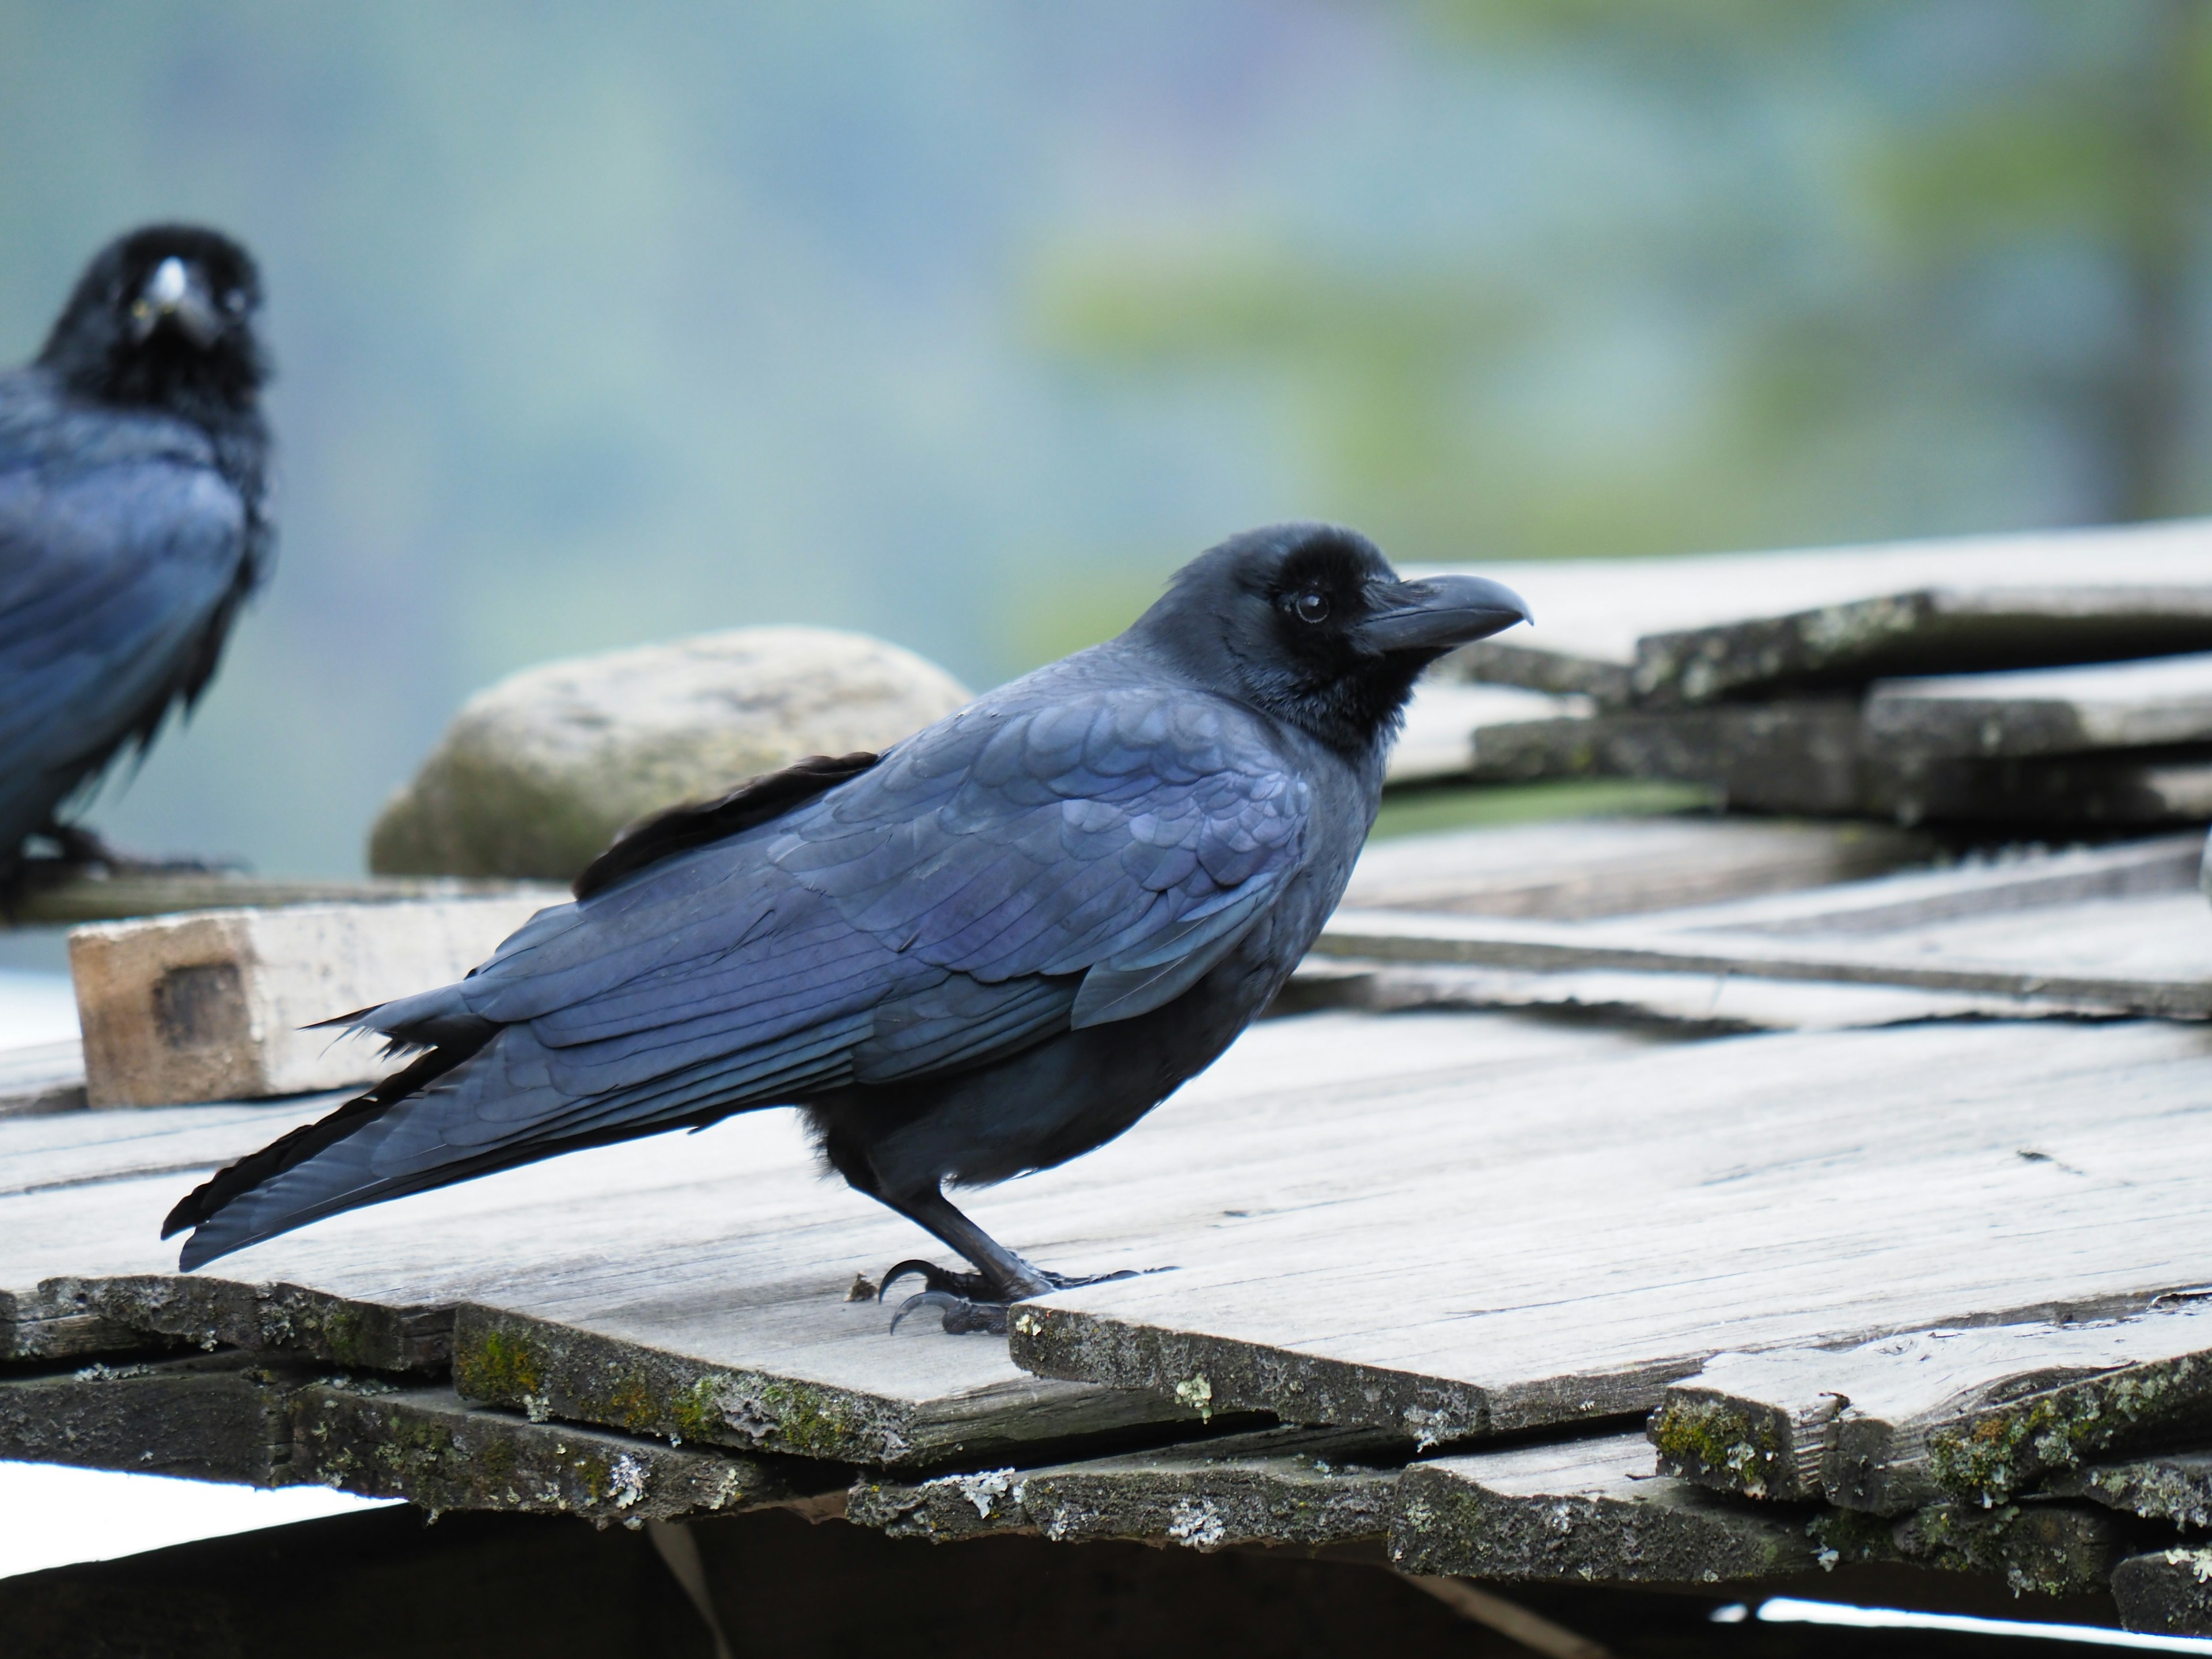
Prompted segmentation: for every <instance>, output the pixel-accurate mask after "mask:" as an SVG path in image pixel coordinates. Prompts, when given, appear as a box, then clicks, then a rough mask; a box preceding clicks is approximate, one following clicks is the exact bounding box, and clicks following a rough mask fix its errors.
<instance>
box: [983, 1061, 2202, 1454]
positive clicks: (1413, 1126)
mask: <svg viewBox="0 0 2212 1659" xmlns="http://www.w3.org/2000/svg"><path fill="white" fill-rule="evenodd" d="M1284 1024H1297V1022H1294V1021H1290V1022H1284ZM2208 1059H2212V1033H2208V1032H2207V1031H2205V1030H2203V1029H2202V1028H2200V1027H2195V1026H2189V1025H2174V1024H2148V1023H2124V1024H2112V1025H2106V1026H2075V1025H2062V1024H2049V1023H2039V1024H1991V1025H1971V1024H1968V1025H1956V1026H1944V1025H1931V1026H1919V1027H1911V1028H1905V1029H1903V1030H1883V1031H1873V1032H1843V1033H1814V1034H1802V1035H1800V1034H1791V1035H1781V1036H1755V1037H1741V1038H1735V1039H1730V1040H1727V1041H1724V1042H1693V1043H1683V1044H1679V1045H1675V1046H1672V1047H1666V1048H1653V1049H1649V1050H1646V1051H1645V1052H1644V1053H1641V1054H1632V1055H1628V1054H1620V1055H1614V1056H1611V1057H1607V1058H1602V1059H1601V1058H1598V1057H1596V1056H1595V1055H1594V1056H1592V1057H1591V1058H1589V1060H1584V1061H1583V1062H1581V1063H1578V1064H1576V1065H1574V1066H1565V1067H1560V1066H1552V1067H1546V1068H1543V1069H1541V1070H1539V1071H1536V1072H1534V1073H1522V1074H1521V1075H1519V1076H1506V1075H1503V1074H1498V1075H1487V1074H1485V1073H1479V1072H1478V1073H1468V1074H1466V1075H1464V1076H1463V1077H1462V1078H1460V1079H1455V1080H1452V1081H1449V1082H1443V1083H1440V1084H1439V1085H1437V1086H1435V1087H1433V1088H1432V1089H1428V1090H1425V1091H1407V1092H1405V1093H1395V1092H1394V1093H1392V1094H1390V1095H1389V1096H1388V1097H1383V1096H1380V1095H1376V1094H1371V1093H1370V1092H1369V1091H1364V1090H1360V1091H1347V1090H1338V1091H1334V1097H1333V1101H1332V1108H1333V1112H1334V1115H1335V1116H1336V1117H1337V1118H1338V1119H1339V1120H1340V1121H1341V1124H1342V1127H1341V1129H1340V1132H1339V1133H1338V1134H1336V1135H1327V1134H1323V1133H1319V1132H1318V1131H1310V1132H1309V1134H1310V1138H1307V1137H1301V1138H1300V1141H1301V1144H1300V1145H1299V1146H1297V1147H1295V1148H1293V1147H1292V1146H1289V1145H1285V1144H1280V1143H1278V1144H1276V1145H1273V1146H1255V1144H1254V1143H1255V1140H1256V1139H1257V1137H1255V1136H1254V1135H1251V1134H1245V1135H1242V1136H1239V1135H1238V1133H1237V1130H1238V1127H1239V1126H1237V1124H1235V1123H1234V1122H1233V1121H1231V1122H1224V1121H1217V1122H1215V1123H1213V1124H1210V1125H1208V1126H1207V1127H1208V1129H1209V1130H1210V1131H1211V1132H1212V1134H1215V1135H1219V1136H1221V1137H1222V1139H1220V1140H1218V1141H1216V1142H1213V1143H1212V1144H1211V1145H1207V1144H1204V1143H1201V1144H1199V1145H1194V1146H1191V1147H1190V1148H1189V1149H1188V1152H1187V1153H1186V1156H1187V1157H1188V1158H1189V1160H1190V1164H1191V1166H1192V1167H1193V1168H1194V1169H1205V1170H1211V1171H1213V1172H1215V1173H1214V1174H1213V1175H1212V1176H1211V1177H1210V1178H1209V1179H1208V1181H1207V1182H1206V1185H1207V1186H1208V1188H1212V1189H1215V1190H1218V1188H1219V1186H1220V1181H1219V1176H1218V1172H1219V1171H1220V1170H1225V1169H1233V1170H1234V1171H1235V1173H1236V1175H1237V1177H1238V1178H1239V1181H1240V1182H1244V1183H1249V1184H1250V1185H1251V1186H1253V1187H1254V1188H1256V1190H1257V1191H1258V1192H1260V1193H1264V1194H1266V1199H1265V1201H1264V1202H1262V1203H1251V1202H1249V1201H1248V1202H1246V1203H1243V1204H1240V1205H1238V1206H1236V1207H1237V1208H1238V1209H1241V1210H1243V1214H1240V1215H1236V1216H1234V1217H1230V1216H1225V1215H1224V1214H1222V1213H1220V1212H1213V1213H1211V1214H1209V1213H1207V1212H1204V1211H1200V1210H1199V1209H1198V1208H1197V1207H1196V1206H1193V1209H1192V1211H1191V1212H1190V1213H1189V1214H1188V1215H1187V1216H1186V1217H1185V1218H1183V1219H1182V1221H1181V1222H1180V1223H1179V1224H1178V1225H1175V1226H1174V1227H1172V1228H1171V1229H1170V1230H1167V1231H1164V1232H1163V1233H1162V1234H1161V1235H1160V1236H1158V1237H1157V1238H1156V1240H1154V1241H1153V1242H1152V1244H1151V1246H1150V1249H1149V1250H1148V1251H1147V1255H1150V1256H1151V1258H1152V1260H1154V1261H1174V1262H1176V1263H1177V1264H1179V1269H1178V1271H1177V1272H1176V1273H1161V1274H1158V1275H1154V1276H1150V1277H1146V1278H1140V1279H1133V1280H1125V1281H1121V1282H1119V1283H1115V1284H1107V1285H1093V1286H1086V1287H1083V1288H1080V1289H1076V1290H1070V1291H1060V1292H1056V1293H1054V1295H1052V1296H1050V1297H1045V1298H1042V1299H1041V1300H1040V1301H1038V1302H1037V1303H1036V1304H1030V1305H1029V1306H1027V1307H1025V1308H1024V1309H1022V1310H1019V1311H1018V1312H1017V1314H1016V1316H1015V1318H1014V1320H1013V1322H1012V1349H1013V1352H1014V1355H1015V1357H1016V1358H1017V1359H1018V1360H1020V1361H1021V1362H1022V1363H1023V1364H1027V1365H1029V1366H1030V1367H1032V1368H1034V1369H1036V1370H1038V1371H1040V1372H1041V1373H1042V1374H1045V1375H1048V1376H1062V1377H1070V1378H1074V1377H1083V1378H1089V1379H1091V1380H1095V1381H1099V1382H1104V1383H1115V1384H1118V1385H1121V1386H1128V1387H1142V1388H1152V1389H1163V1390H1166V1389H1176V1388H1178V1387H1179V1388H1181V1389H1182V1390H1183V1391H1184V1394H1185V1395H1186V1396H1187V1397H1188V1396H1189V1395H1195V1394H1200V1393H1202V1394H1203V1395H1205V1397H1206V1399H1208V1401H1210V1402H1211V1403H1212V1406H1213V1407H1214V1408H1215V1409H1217V1410H1218V1409H1223V1408H1227V1407H1258V1408H1261V1409H1266V1410H1270V1411H1274V1412H1276V1413H1279V1414H1280V1415H1282V1416H1283V1417H1284V1418H1285V1419H1289V1420H1292V1421H1302V1422H1328V1423H1334V1424H1337V1425H1346V1426H1349V1425H1370V1426H1373V1427H1376V1428H1378V1429H1389V1430H1393V1431H1396V1432H1400V1433H1403V1434H1406V1435H1408V1436H1409V1437H1413V1438H1415V1439H1417V1440H1419V1441H1422V1442H1425V1443H1431V1444H1434V1443H1447V1442H1452V1441H1456V1440H1461V1439H1465V1438H1469V1437H1478V1436H1481V1435H1485V1434H1492V1433H1497V1432H1500V1431H1507V1430H1519V1429H1527V1428H1534V1427H1538V1426H1541V1425H1550V1424H1555V1423H1561V1422H1568V1421H1572V1420H1576V1419H1589V1418H1595V1417H1601V1416H1605V1415H1609V1414H1613V1413H1624V1412H1644V1411H1648V1410H1650V1408H1651V1407H1654V1406H1656V1405H1657V1404H1658V1403H1659V1401H1660V1398H1661V1396H1662V1392H1663V1390H1664V1389H1665V1386H1666V1385H1667V1384H1668V1383H1671V1382H1674V1381H1676V1380H1678V1379H1679V1378H1680V1377H1683V1376H1688V1375H1691V1374H1692V1373H1693V1372H1694V1371H1695V1370H1697V1369H1699V1366H1701V1365H1702V1364H1704V1363H1705V1360H1707V1359H1708V1358H1711V1356H1712V1355H1713V1354H1714V1353H1717V1352H1722V1351H1723V1350H1730V1349H1751V1348H1765V1347H1778V1346H1791V1345H1809V1344H1819V1343H1827V1344H1832V1343H1837V1342H1844V1341H1849V1340H1864V1339H1869V1338H1872V1337H1874V1336H1876V1335H1881V1334H1890V1333H1893V1332H1898V1331H1904V1330H1911V1329H1918V1328H1929V1327H1931V1326H1936V1325H1941V1324H1948V1323H1960V1322H1986V1321H1991V1320H1995V1319H1997V1318H2000V1317H2002V1316H2010V1317H2012V1318H2014V1319H2015V1320H2025V1319H2030V1318H2036V1317H2049V1316H2051V1310H2054V1309H2056V1310H2069V1311H2071V1312H2072V1313H2074V1314H2075V1315H2077V1316H2087V1315H2090V1314H2100V1315H2108V1314H2112V1313H2115V1312H2118V1311H2123V1310H2133V1309H2137V1308H2140V1307H2141V1306H2142V1305H2143V1304H2145V1302H2146V1301H2147V1300H2148V1299H2149V1298H2150V1297H2154V1296H2155V1295H2156V1294H2158V1293H2160V1292H2162V1291H2172V1290H2175V1289H2177V1288H2179V1287H2181V1286H2185V1285H2191V1284H2195V1283H2197V1282H2200V1281H2202V1280H2203V1279H2212V1187H2208V1186H2207V1184H2206V1181H2205V1177H2206V1176H2208V1175H2212V1134H2208V1133H2207V1130H2208V1128H2212V1097H2208V1096H2207V1094H2206V1091H2204V1089H2203V1076H2204V1075H2205V1063H2206V1061H2207V1060H2208ZM1378 1142H1379V1143H1381V1144H1383V1145H1385V1146H1388V1147H1389V1148H1390V1149H1391V1159H1390V1161H1389V1163H1388V1164H1379V1163H1378V1164H1374V1165H1370V1164H1365V1163H1364V1160H1363V1159H1362V1158H1360V1156H1359V1154H1358V1151H1357V1150H1356V1149H1357V1148H1359V1147H1361V1146H1369V1145H1373V1144H1376V1143H1378ZM1231 1147H1235V1148H1237V1150H1236V1151H1235V1152H1231ZM1408 1148H1413V1149H1418V1151H1417V1152H1416V1153H1409V1152H1408V1151H1407V1149H1408ZM1112 1158H1113V1151H1112V1149H1109V1151H1108V1152H1104V1153H1101V1154H1099V1155H1097V1159H1096V1160H1095V1161H1094V1167H1097V1169H1098V1171H1099V1174H1100V1175H1101V1176H1103V1175H1105V1174H1107V1173H1109V1171H1110V1170H1111V1167H1112V1165H1111V1163H1110V1160H1111V1159H1112ZM1218 1201H1219V1200H1218V1199H1216V1200H1215V1202H1217V1203H1218ZM1230 1207H1231V1206H1222V1209H1223V1210H1224V1211H1225V1210H1227V1209H1229V1208H1230ZM1231 1221H1233V1223H1234V1225H1227V1224H1228V1223H1230V1222H1231Z"/></svg>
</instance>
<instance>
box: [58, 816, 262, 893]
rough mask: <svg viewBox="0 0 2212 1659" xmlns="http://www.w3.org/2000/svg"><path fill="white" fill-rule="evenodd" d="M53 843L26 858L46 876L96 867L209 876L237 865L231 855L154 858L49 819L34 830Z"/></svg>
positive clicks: (126, 873) (123, 872)
mask: <svg viewBox="0 0 2212 1659" xmlns="http://www.w3.org/2000/svg"><path fill="white" fill-rule="evenodd" d="M38 835H39V836H40V839H42V840H44V841H46V842H51V843H52V846H53V848H54V850H53V852H52V854H50V855H48V856H46V857H45V858H33V859H27V860H25V863H26V864H27V865H31V866H35V867H37V868H38V869H39V871H40V872H41V874H43V875H44V876H46V878H48V879H58V878H61V877H63V876H65V875H71V874H74V873H76V872H77V871H79V870H84V869H90V868H94V867H97V868H99V869H102V870H105V871H106V872H108V873H109V874H111V875H117V876H212V875H221V874H224V873H226V872H232V871H235V870H237V869H239V868H240V865H239V863H238V861H237V860H234V859H228V860H227V859H156V858H147V857H145V856H143V855H142V854H137V853H126V852H125V851H123V849H122V848H118V847H115V846H112V845H110V844H109V842H107V841H106V839H105V838H104V837H102V836H100V835H99V834H97V833H96V832H94V831H93V830H90V829H85V828H83V827H82V826H81V825H78V824H74V823H49V824H47V825H46V827H45V828H44V829H40V830H39V831H38Z"/></svg>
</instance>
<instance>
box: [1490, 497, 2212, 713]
mask: <svg viewBox="0 0 2212 1659" xmlns="http://www.w3.org/2000/svg"><path fill="white" fill-rule="evenodd" d="M2207 568H2212V532H2208V531H2207V529H2206V526H2205V525H2204V524H2203V521H2201V520H2200V521H2194V522H2188V523H2176V524H2162V525H2141V526H2117V527H2114V528H2111V529H2100V530H2091V531H2063V532H2046V533H2042V534H2035V535H2026V536H1985V537H1971V538H1966V537H1962V538H1953V539H1947V540H1941V541H1921V542H1893V543H1889V544H1882V545H1878V546H1866V547H1844V548H1813V549H1802V550H1790V551H1784V552H1761V553H1728V554H1709V555H1704V556H1696V557H1691V558H1668V559H1643V558H1638V559H1561V560H1547V561H1544V562H1529V563H1521V564H1508V565H1486V566H1484V567H1482V574H1486V575H1489V576H1493V577H1496V578H1497V579H1498V580H1503V581H1506V582H1509V583H1510V584H1511V585H1512V586H1513V589H1514V591H1515V592H1518V593H1521V594H1522V595H1524V596H1526V597H1527V598H1528V600H1529V602H1530V603H1531V604H1532V605H1534V608H1535V611H1536V616H1537V623H1536V625H1535V627H1534V628H1533V629H1515V630H1514V631H1513V632H1512V633H1511V634H1510V635H1505V636H1504V637H1502V638H1499V639H1497V640H1485V641H1481V642H1480V643H1479V644H1476V645H1474V646H1470V647H1465V648H1463V649H1462V651H1460V652H1458V653H1454V656H1453V657H1452V658H1451V659H1448V660H1447V669H1448V671H1456V672H1461V673H1464V674H1466V675H1467V676H1468V678H1475V679H1483V680H1493V681H1500V682H1504V683H1506V684H1516V685H1528V686H1534V687H1536V688H1539V689H1541V690H1547V691H1559V692H1587V693H1590V694H1592V695H1595V696H1598V697H1600V698H1602V699H1605V700H1607V701H1609V702H1615V703H1621V702H1627V701H1628V700H1629V698H1630V697H1631V696H1632V695H1637V694H1638V693H1648V692H1649V691H1650V690H1658V689H1659V688H1660V687H1661V686H1662V685H1667V684H1668V683H1669V681H1670V678H1690V679H1693V680H1695V682H1696V689H1697V690H1699V692H1700V693H1701V694H1702V695H1705V696H1711V695H1715V694H1717V692H1718V691H1720V690H1722V689H1723V682H1724V684H1725V686H1726V689H1729V690H1750V689H1752V688H1753V687H1754V686H1759V687H1763V686H1765V685H1767V684H1771V683H1773V682H1774V681H1776V680H1778V679H1780V680H1785V681H1786V680H1787V679H1789V678H1792V677H1795V678H1807V677H1808V676H1811V675H1823V676H1826V675H1842V676H1844V677H1846V678H1851V677H1856V678H1858V679H1860V680H1865V679H1872V678H1878V677H1879V675H1881V674H1883V673H1921V672H1941V671H1945V670H1947V669H1960V668H2000V667H2027V666H2033V665H2039V664H2045V663H2056V662H2085V661H2094V660H2098V659H2100V658H2103V657H2112V658H2118V657H2124V656H2130V655H2153V654H2161V653H2172V652H2178V651H2190V650H2202V649H2203V648H2205V643H2206V641H2207V640H2208V637H2212V634H2209V633H2208V630H2207V629H2206V626H2205V621H2206V602H2205V597H2204V590H2205V588H2206V586H2207V584H2206V579H2205V575H2204V573H2205V571H2206V569H2207ZM2158 589H2165V590H2169V592H2168V593H2166V594H2160V595H2157V596H2156V597H2152V596H2151V595H2149V594H2147V593H2146V592H2144V590H2158ZM2022 590H2027V591H2026V592H2023V591H2022ZM2099 590H2102V591H2101V592H2099ZM2129 590H2134V591H2133V592H2130V591H2129ZM2183 595H2187V596H2188V597H2183ZM2177 613H2178V614H2177ZM1735 624H1747V626H1746V627H1743V628H1741V629H1734V628H1732V625H1735ZM1701 630H1715V631H1717V632H1721V633H1723V638H1721V639H1720V640H1719V641H1717V643H1716V644H1714V645H1713V646H1711V647H1710V650H1711V654H1708V652H1709V647H1708V640H1709V639H1710V638H1711V635H1708V634H1706V633H1705V632H1702V631H1701ZM1669 635H1671V636H1674V637H1673V638H1672V639H1670V640H1668V642H1667V643H1666V644H1664V645H1663V646H1657V647H1654V648H1653V649H1652V650H1651V651H1650V653H1647V654H1646V655H1644V656H1643V657H1640V658H1639V656H1638V646H1639V642H1640V641H1642V640H1643V639H1644V638H1646V637H1650V636H1669ZM1968 653H1971V654H1968ZM1701 664H1702V665H1709V666H1707V668H1706V670H1705V673H1704V674H1701V675H1692V673H1691V672H1690V671H1691V670H1692V668H1694V667H1697V666H1699V665H1701ZM1633 671H1640V676H1638V675H1636V674H1635V673H1634V672H1633Z"/></svg>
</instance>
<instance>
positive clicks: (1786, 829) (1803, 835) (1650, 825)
mask: <svg viewBox="0 0 2212 1659" xmlns="http://www.w3.org/2000/svg"><path fill="white" fill-rule="evenodd" d="M1936 851H1937V847H1936V842H1935V841H1934V840H1933V839H1932V838H1931V837H1929V836H1925V835H1922V834H1917V833H1915V832H1913V831H1910V830H1904V829H1895V828H1893V827H1892V826H1889V825H1886V824H1878V823H1788V822H1775V821H1772V820H1762V819H1757V818H1724V817H1709V816H1704V815H1699V816H1692V817H1649V818H1589V819H1574V820H1568V821H1565V822H1561V823H1525V824H1512V825H1506V826H1500V827H1498V828H1493V829H1463V830H1457V831H1455V832H1453V833H1451V834H1449V835H1436V836H1403V837H1401V838H1398V839H1395V840H1391V841H1385V842H1370V844H1369V845H1368V847H1367V848H1366V850H1365V851H1364V852H1363V853H1361V854H1360V855H1359V862H1358V866H1356V867H1355V868H1354V869H1353V871H1352V882H1351V884H1350V885H1349V887H1347V888H1346V891H1345V896H1344V902H1345V904H1346V907H1348V908H1352V909H1358V910H1375V909H1380V910H1430V911H1438V912H1443V913H1445V914H1449V915H1490V916H1547V917H1552V918H1555V919H1559V920H1565V921H1579V920H1583V919H1585V918H1588V917H1592V916H1608V915H1629V914H1632V913H1635V912H1639V911H1647V910H1671V909H1679V908H1683V907H1685V906H1688V905H1695V904H1709V903H1713V902H1717V901H1720V900H1724V899H1735V898H1743V897H1748V896H1753V895H1755V894H1761V893H1780V892H1794V891H1797V890H1802V889H1805V888H1814V887H1824V886H1826V885H1829V884H1832V883H1836V882H1846V881H1856V880H1859V879H1862V878H1866V877H1869V876H1876V875H1881V874H1884V873H1886V872H1889V871H1893V870H1896V869H1899V868H1900V867H1902V866H1906V865H1911V864H1923V863H1926V862H1928V861H1929V860H1931V859H1933V858H1934V857H1935V856H1936Z"/></svg>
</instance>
